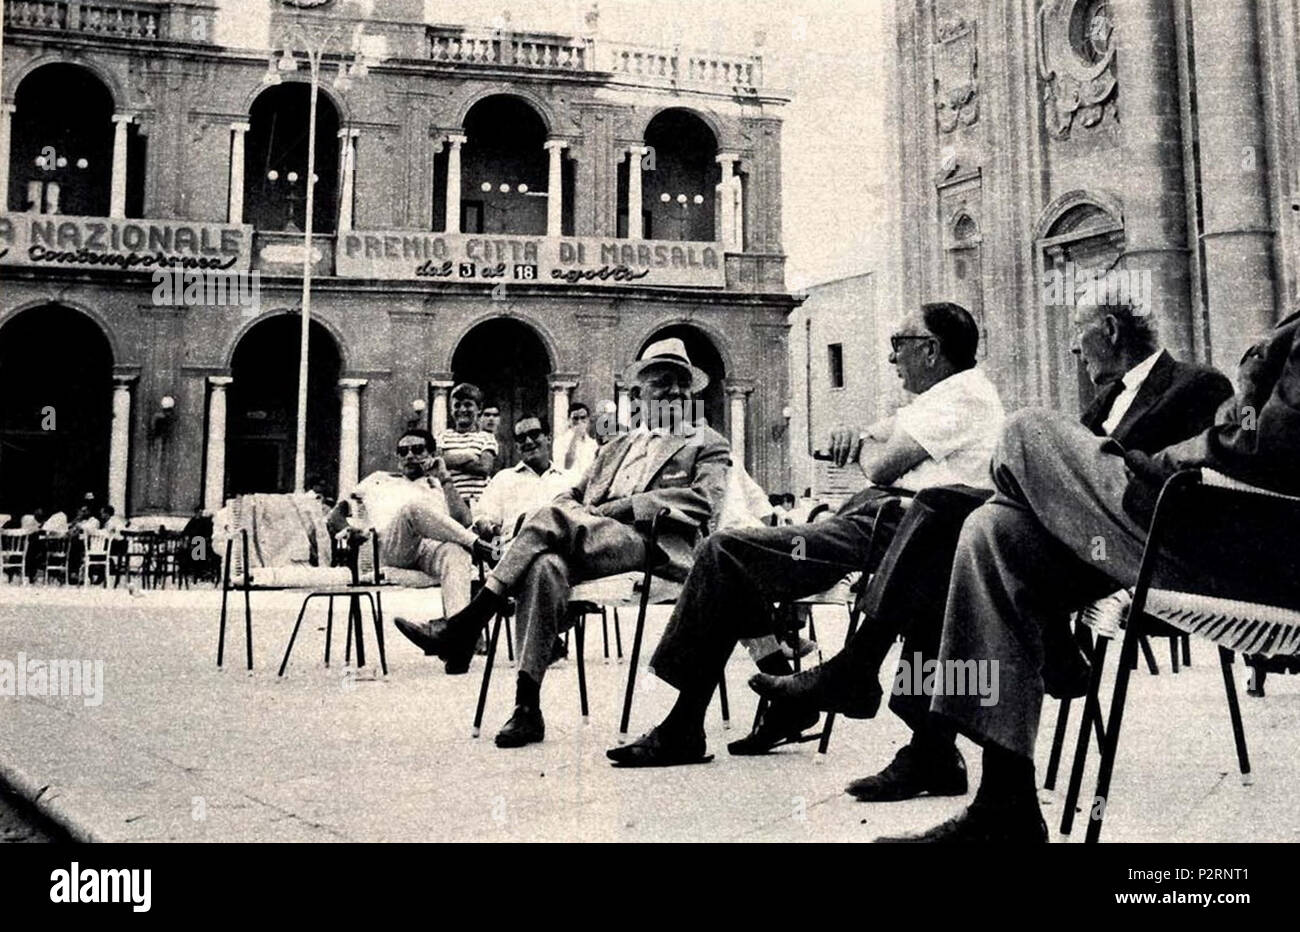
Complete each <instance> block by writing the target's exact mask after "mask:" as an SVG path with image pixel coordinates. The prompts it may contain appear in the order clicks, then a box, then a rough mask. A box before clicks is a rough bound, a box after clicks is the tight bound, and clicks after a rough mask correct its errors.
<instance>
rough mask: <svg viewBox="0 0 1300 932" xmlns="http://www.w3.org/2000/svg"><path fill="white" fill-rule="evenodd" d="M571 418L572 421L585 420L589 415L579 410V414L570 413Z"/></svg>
mask: <svg viewBox="0 0 1300 932" xmlns="http://www.w3.org/2000/svg"><path fill="white" fill-rule="evenodd" d="M569 420H571V421H585V420H587V415H586V414H583V413H582V412H579V413H577V414H570V415H569Z"/></svg>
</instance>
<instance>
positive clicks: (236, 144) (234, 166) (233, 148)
mask: <svg viewBox="0 0 1300 932" xmlns="http://www.w3.org/2000/svg"><path fill="white" fill-rule="evenodd" d="M248 130H249V125H248V124H247V123H231V124H230V134H231V135H230V199H229V206H228V207H227V209H226V217H227V220H228V222H230V223H243V222H244V134H245V133H247V132H248Z"/></svg>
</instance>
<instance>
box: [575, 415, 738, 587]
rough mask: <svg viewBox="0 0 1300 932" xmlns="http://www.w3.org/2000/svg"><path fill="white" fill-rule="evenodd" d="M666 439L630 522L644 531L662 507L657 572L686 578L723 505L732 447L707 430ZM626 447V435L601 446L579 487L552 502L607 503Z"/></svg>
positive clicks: (636, 498) (640, 490) (647, 471)
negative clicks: (704, 530)
mask: <svg viewBox="0 0 1300 932" xmlns="http://www.w3.org/2000/svg"><path fill="white" fill-rule="evenodd" d="M669 439H670V442H669V443H667V444H665V445H663V446H661V447H660V449H658V450H657V451H655V456H654V458H653V459H652V460H651V462H649V463H646V464H645V469H644V472H643V473H642V477H641V480H640V482H639V483H638V486H637V491H636V492H634V493H633V494H632V495H631V496H630V506H631V508H630V510H631V515H632V523H634V524H635V525H637V526H638V527H641V528H643V529H648V528H649V526H650V522H651V520H652V519H653V518H654V516H655V515H656V514H658V512H659V511H660V509H663V508H667V509H668V516H667V519H666V520H665V521H662V522H660V526H659V549H660V550H661V551H662V552H663V554H664V557H665V558H666V565H665V566H663V567H661V568H660V569H659V572H661V573H662V574H663V575H664V576H666V577H668V578H670V579H685V578H686V575H687V573H689V572H690V568H691V562H692V551H693V549H694V546H695V543H696V541H697V539H698V538H699V535H700V528H701V527H702V526H707V525H708V524H710V519H711V518H712V516H713V515H715V514H717V513H718V512H719V511H720V509H721V507H722V496H723V494H724V492H725V491H726V487H727V469H728V468H729V467H730V466H731V447H730V445H729V444H728V443H727V441H726V440H725V439H724V438H723V436H722V435H721V434H719V433H718V432H717V431H715V430H713V429H711V428H708V427H700V428H695V429H694V430H693V431H692V432H691V434H690V435H689V436H687V435H684V434H683V435H676V436H672V437H670V438H669ZM630 444H631V437H630V435H628V434H624V435H622V436H619V437H616V438H615V439H613V440H611V441H610V442H609V443H607V444H605V446H603V447H601V449H600V451H599V452H598V453H597V454H596V459H595V460H594V461H593V462H592V464H591V468H590V469H588V470H587V472H586V474H585V475H584V476H583V477H582V479H580V480H579V481H578V484H577V485H575V486H574V487H573V488H572V489H570V490H568V491H567V492H564V493H562V494H561V495H560V496H558V497H557V498H556V500H555V503H556V504H557V505H561V506H562V505H564V504H565V503H566V502H567V503H570V504H581V505H584V506H586V507H595V506H598V505H603V504H606V503H607V502H609V501H611V499H610V496H609V491H610V486H611V485H612V484H613V482H614V477H615V476H616V475H617V474H618V471H619V469H620V468H621V467H622V465H623V460H624V459H625V458H626V456H627V453H628V447H629V445H630Z"/></svg>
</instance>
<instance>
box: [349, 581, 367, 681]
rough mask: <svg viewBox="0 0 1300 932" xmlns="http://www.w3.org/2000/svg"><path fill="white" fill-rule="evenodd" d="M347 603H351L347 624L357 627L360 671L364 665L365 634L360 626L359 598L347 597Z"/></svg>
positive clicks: (358, 667) (354, 596)
mask: <svg viewBox="0 0 1300 932" xmlns="http://www.w3.org/2000/svg"><path fill="white" fill-rule="evenodd" d="M348 601H350V602H351V603H352V607H351V609H350V611H351V614H350V615H349V616H348V622H349V623H350V624H355V625H356V626H357V669H358V670H360V669H361V668H362V667H364V666H365V665H366V633H365V629H364V628H363V627H362V626H361V597H360V596H356V595H353V596H349V597H348Z"/></svg>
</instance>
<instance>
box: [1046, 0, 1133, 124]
mask: <svg viewBox="0 0 1300 932" xmlns="http://www.w3.org/2000/svg"><path fill="white" fill-rule="evenodd" d="M1114 28H1115V25H1114V20H1113V19H1112V17H1111V13H1110V3H1109V0H1043V3H1042V5H1041V6H1040V7H1039V8H1038V74H1039V77H1040V78H1041V79H1042V82H1043V120H1044V122H1045V124H1046V126H1047V131H1048V132H1049V133H1051V134H1052V135H1053V136H1055V137H1056V138H1057V139H1065V138H1067V137H1069V135H1070V131H1071V129H1072V127H1073V126H1074V124H1075V122H1076V121H1077V122H1078V123H1079V124H1080V125H1082V126H1084V127H1091V126H1096V125H1097V124H1099V123H1101V122H1102V121H1103V120H1105V119H1106V118H1107V117H1109V118H1110V119H1112V120H1114V119H1116V118H1117V114H1116V97H1117V93H1116V79H1115V44H1114V42H1113V33H1114Z"/></svg>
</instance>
